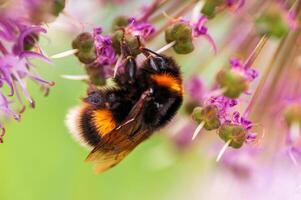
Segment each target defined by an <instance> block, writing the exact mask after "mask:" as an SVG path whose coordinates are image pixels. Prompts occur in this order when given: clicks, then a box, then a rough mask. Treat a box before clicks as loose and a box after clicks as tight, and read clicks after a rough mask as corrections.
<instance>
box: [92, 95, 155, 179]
mask: <svg viewBox="0 0 301 200" xmlns="http://www.w3.org/2000/svg"><path fill="white" fill-rule="evenodd" d="M147 95H148V94H145V93H144V94H143V95H142V96H141V98H140V99H139V101H138V102H137V103H136V104H135V105H134V107H133V108H132V110H131V112H130V113H129V115H128V116H127V118H126V119H125V121H124V123H122V125H121V126H119V127H117V128H115V129H114V130H112V131H111V132H110V133H108V134H106V135H105V136H104V137H103V138H102V140H101V141H100V142H99V143H98V144H97V146H96V147H95V148H94V149H93V150H92V151H91V153H90V154H89V155H88V157H87V159H86V161H92V162H94V164H95V171H96V172H97V173H100V172H103V171H105V170H107V169H109V168H111V167H113V166H115V165H116V164H118V163H119V162H120V161H121V160H122V159H123V158H124V157H125V156H127V155H128V154H129V153H130V152H131V151H132V150H133V149H134V148H135V147H136V146H137V145H138V144H140V143H141V142H142V141H143V140H145V139H146V138H148V137H149V135H150V134H151V131H150V130H148V129H146V128H144V127H142V126H141V119H142V113H141V109H142V108H143V106H144V103H145V99H146V97H147Z"/></svg>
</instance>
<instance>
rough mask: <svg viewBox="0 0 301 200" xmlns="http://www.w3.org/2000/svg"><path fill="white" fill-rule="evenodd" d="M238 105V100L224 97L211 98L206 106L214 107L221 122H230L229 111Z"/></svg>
mask: <svg viewBox="0 0 301 200" xmlns="http://www.w3.org/2000/svg"><path fill="white" fill-rule="evenodd" d="M237 104H238V100H236V99H230V98H228V97H225V96H212V97H210V98H209V99H208V100H207V102H206V105H214V106H216V107H217V109H218V111H219V118H220V121H221V122H225V121H228V120H230V109H231V108H233V107H234V106H236V105H237Z"/></svg>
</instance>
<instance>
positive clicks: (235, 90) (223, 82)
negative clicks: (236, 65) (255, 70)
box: [216, 70, 249, 99]
mask: <svg viewBox="0 0 301 200" xmlns="http://www.w3.org/2000/svg"><path fill="white" fill-rule="evenodd" d="M216 81H217V83H218V84H219V85H220V87H221V88H224V89H225V92H224V95H225V96H227V97H229V98H233V99H235V98H238V97H239V96H240V95H241V94H242V93H243V92H245V91H247V89H248V87H249V84H248V80H247V79H246V78H245V77H244V76H243V75H241V74H240V73H239V72H235V71H232V70H221V71H220V72H219V73H218V74H217V77H216Z"/></svg>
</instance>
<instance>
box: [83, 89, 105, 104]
mask: <svg viewBox="0 0 301 200" xmlns="http://www.w3.org/2000/svg"><path fill="white" fill-rule="evenodd" d="M84 100H85V101H86V102H88V103H91V104H93V105H100V104H102V103H103V97H102V96H101V95H100V94H99V93H97V92H94V93H92V94H90V95H89V96H88V97H87V98H85V99H84Z"/></svg>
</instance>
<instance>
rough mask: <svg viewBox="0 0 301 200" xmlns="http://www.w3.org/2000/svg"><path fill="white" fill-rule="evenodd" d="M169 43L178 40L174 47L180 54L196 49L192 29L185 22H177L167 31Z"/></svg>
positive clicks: (166, 37) (166, 36) (166, 35)
mask: <svg viewBox="0 0 301 200" xmlns="http://www.w3.org/2000/svg"><path fill="white" fill-rule="evenodd" d="M165 40H166V42H167V43H171V42H173V41H176V44H175V45H174V46H173V49H174V50H175V52H176V53H178V54H188V53H191V52H192V51H193V50H194V45H193V42H192V41H193V37H192V29H191V27H190V26H189V25H187V24H185V23H177V24H175V25H173V26H172V27H170V28H168V29H167V30H166V31H165Z"/></svg>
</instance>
